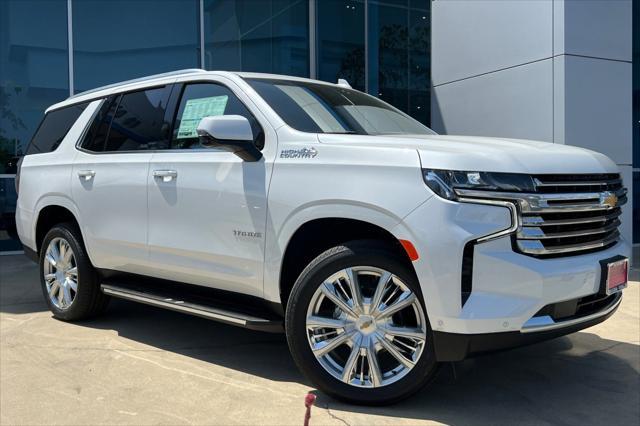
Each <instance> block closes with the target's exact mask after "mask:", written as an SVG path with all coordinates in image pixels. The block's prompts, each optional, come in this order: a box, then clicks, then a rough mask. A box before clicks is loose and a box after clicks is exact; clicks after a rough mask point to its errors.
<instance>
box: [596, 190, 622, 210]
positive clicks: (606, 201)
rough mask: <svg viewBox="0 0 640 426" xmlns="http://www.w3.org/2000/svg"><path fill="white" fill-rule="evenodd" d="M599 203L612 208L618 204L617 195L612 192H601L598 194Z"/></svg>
mask: <svg viewBox="0 0 640 426" xmlns="http://www.w3.org/2000/svg"><path fill="white" fill-rule="evenodd" d="M600 205H601V206H602V207H607V208H609V209H612V208H614V207H615V206H617V205H618V196H617V195H616V194H614V193H613V192H603V193H602V194H600Z"/></svg>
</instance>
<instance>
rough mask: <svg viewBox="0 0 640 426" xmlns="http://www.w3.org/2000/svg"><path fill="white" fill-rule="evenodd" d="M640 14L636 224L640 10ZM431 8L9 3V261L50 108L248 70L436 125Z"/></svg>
mask: <svg viewBox="0 0 640 426" xmlns="http://www.w3.org/2000/svg"><path fill="white" fill-rule="evenodd" d="M633 3H634V5H633V14H634V19H633V22H634V31H633V34H634V35H633V37H634V44H633V46H634V47H633V49H634V50H633V55H634V56H633V63H634V64H633V65H634V67H633V90H634V96H633V111H634V112H633V114H634V119H633V138H634V142H633V144H634V154H633V180H634V192H635V196H634V197H633V200H634V204H635V208H634V222H635V223H636V224H638V223H640V208H639V207H640V206H639V204H640V76H639V74H640V65H639V64H640V53H639V49H640V41H639V38H640V35H639V33H640V18H639V17H638V15H639V13H640V11H639V9H640V5H639V4H638V3H640V2H633ZM430 8H431V0H161V1H159V0H0V108H1V110H0V251H3V250H5V251H6V250H11V249H19V244H18V243H17V241H16V240H15V238H12V237H14V236H15V230H14V229H12V226H14V225H13V223H12V222H13V211H14V209H15V199H16V194H15V190H14V184H13V174H14V173H15V167H16V160H17V158H18V157H20V156H21V155H22V154H23V153H24V151H25V149H26V146H27V145H28V143H29V140H30V138H31V136H32V134H33V133H34V131H35V129H36V127H37V125H38V123H39V122H40V120H41V118H42V115H43V112H44V110H45V109H46V108H47V107H48V106H50V105H51V104H53V103H55V102H58V101H61V100H63V99H65V98H67V97H68V96H69V95H71V94H74V93H78V92H81V91H84V90H88V89H92V88H95V87H98V86H102V85H105V84H109V83H114V82H118V81H122V80H127V79H132V78H137V77H141V76H145V75H150V74H155V73H161V72H165V71H171V70H177V69H184V68H205V69H209V70H214V69H216V70H242V71H257V72H270V73H278V74H288V75H296V76H304V77H311V78H318V79H321V80H326V81H332V82H335V81H337V79H338V78H345V79H346V80H348V81H349V82H350V84H351V85H352V86H353V87H355V88H357V89H359V90H363V91H366V92H368V93H370V94H373V95H375V96H378V97H379V98H381V99H383V100H385V101H387V102H389V103H391V104H393V105H394V106H396V107H398V108H400V109H401V110H403V111H405V112H407V113H409V114H410V115H412V116H413V117H415V118H416V119H418V120H419V121H421V122H423V123H425V124H427V125H429V124H430V80H431V76H430V69H431V64H430V61H431V54H430V52H431V9H430ZM26 22H28V23H29V25H24V23H26ZM634 242H636V243H639V242H640V226H635V230H634Z"/></svg>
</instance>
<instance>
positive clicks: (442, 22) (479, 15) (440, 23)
mask: <svg viewBox="0 0 640 426" xmlns="http://www.w3.org/2000/svg"><path fill="white" fill-rule="evenodd" d="M432 17H433V25H432V34H433V35H432V57H431V60H432V79H433V90H432V97H431V111H432V112H431V123H432V127H433V128H434V130H436V131H438V132H443V133H449V134H463V135H474V134H475V135H486V136H499V137H511V138H523V139H538V140H543V141H548V142H551V143H564V144H568V145H575V146H580V147H584V148H589V149H593V150H596V151H600V152H602V153H604V154H606V155H608V156H609V157H611V158H612V159H613V160H614V161H615V162H616V163H617V164H618V166H619V167H620V170H621V173H622V176H623V178H624V182H625V185H626V186H627V187H628V188H629V191H630V193H631V194H633V192H634V191H633V181H634V179H633V176H632V146H633V145H632V108H631V103H632V102H631V98H632V43H631V40H632V19H631V17H632V2H631V0H617V1H609V0H602V1H600V0H592V1H579V0H522V1H511V2H505V1H502V0H464V1H461V0H456V1H449V0H436V1H434V2H432ZM636 192H637V191H636ZM632 206H633V201H632V200H631V202H629V203H628V204H627V205H626V206H625V208H624V213H623V225H622V233H623V235H624V236H625V238H626V239H627V240H629V241H632V234H633V233H632V226H633V222H634V220H633V216H632V210H633V209H632ZM636 242H640V241H636Z"/></svg>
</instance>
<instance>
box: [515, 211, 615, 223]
mask: <svg viewBox="0 0 640 426" xmlns="http://www.w3.org/2000/svg"><path fill="white" fill-rule="evenodd" d="M621 214H622V211H621V210H616V211H614V212H613V213H607V214H604V215H602V216H592V217H583V218H570V219H555V220H554V219H544V218H543V217H542V216H523V217H522V225H523V226H557V225H577V224H582V223H594V224H595V223H602V222H606V221H608V220H612V219H615V218H617V217H618V216H620V215H621Z"/></svg>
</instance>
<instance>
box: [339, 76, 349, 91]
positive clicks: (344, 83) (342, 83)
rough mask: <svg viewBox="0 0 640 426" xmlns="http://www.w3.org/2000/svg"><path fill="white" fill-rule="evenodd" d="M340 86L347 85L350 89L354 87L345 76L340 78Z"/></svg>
mask: <svg viewBox="0 0 640 426" xmlns="http://www.w3.org/2000/svg"><path fill="white" fill-rule="evenodd" d="M338 86H342V87H346V88H348V89H352V87H351V85H350V84H349V82H348V81H347V80H345V79H344V78H339V79H338Z"/></svg>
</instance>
